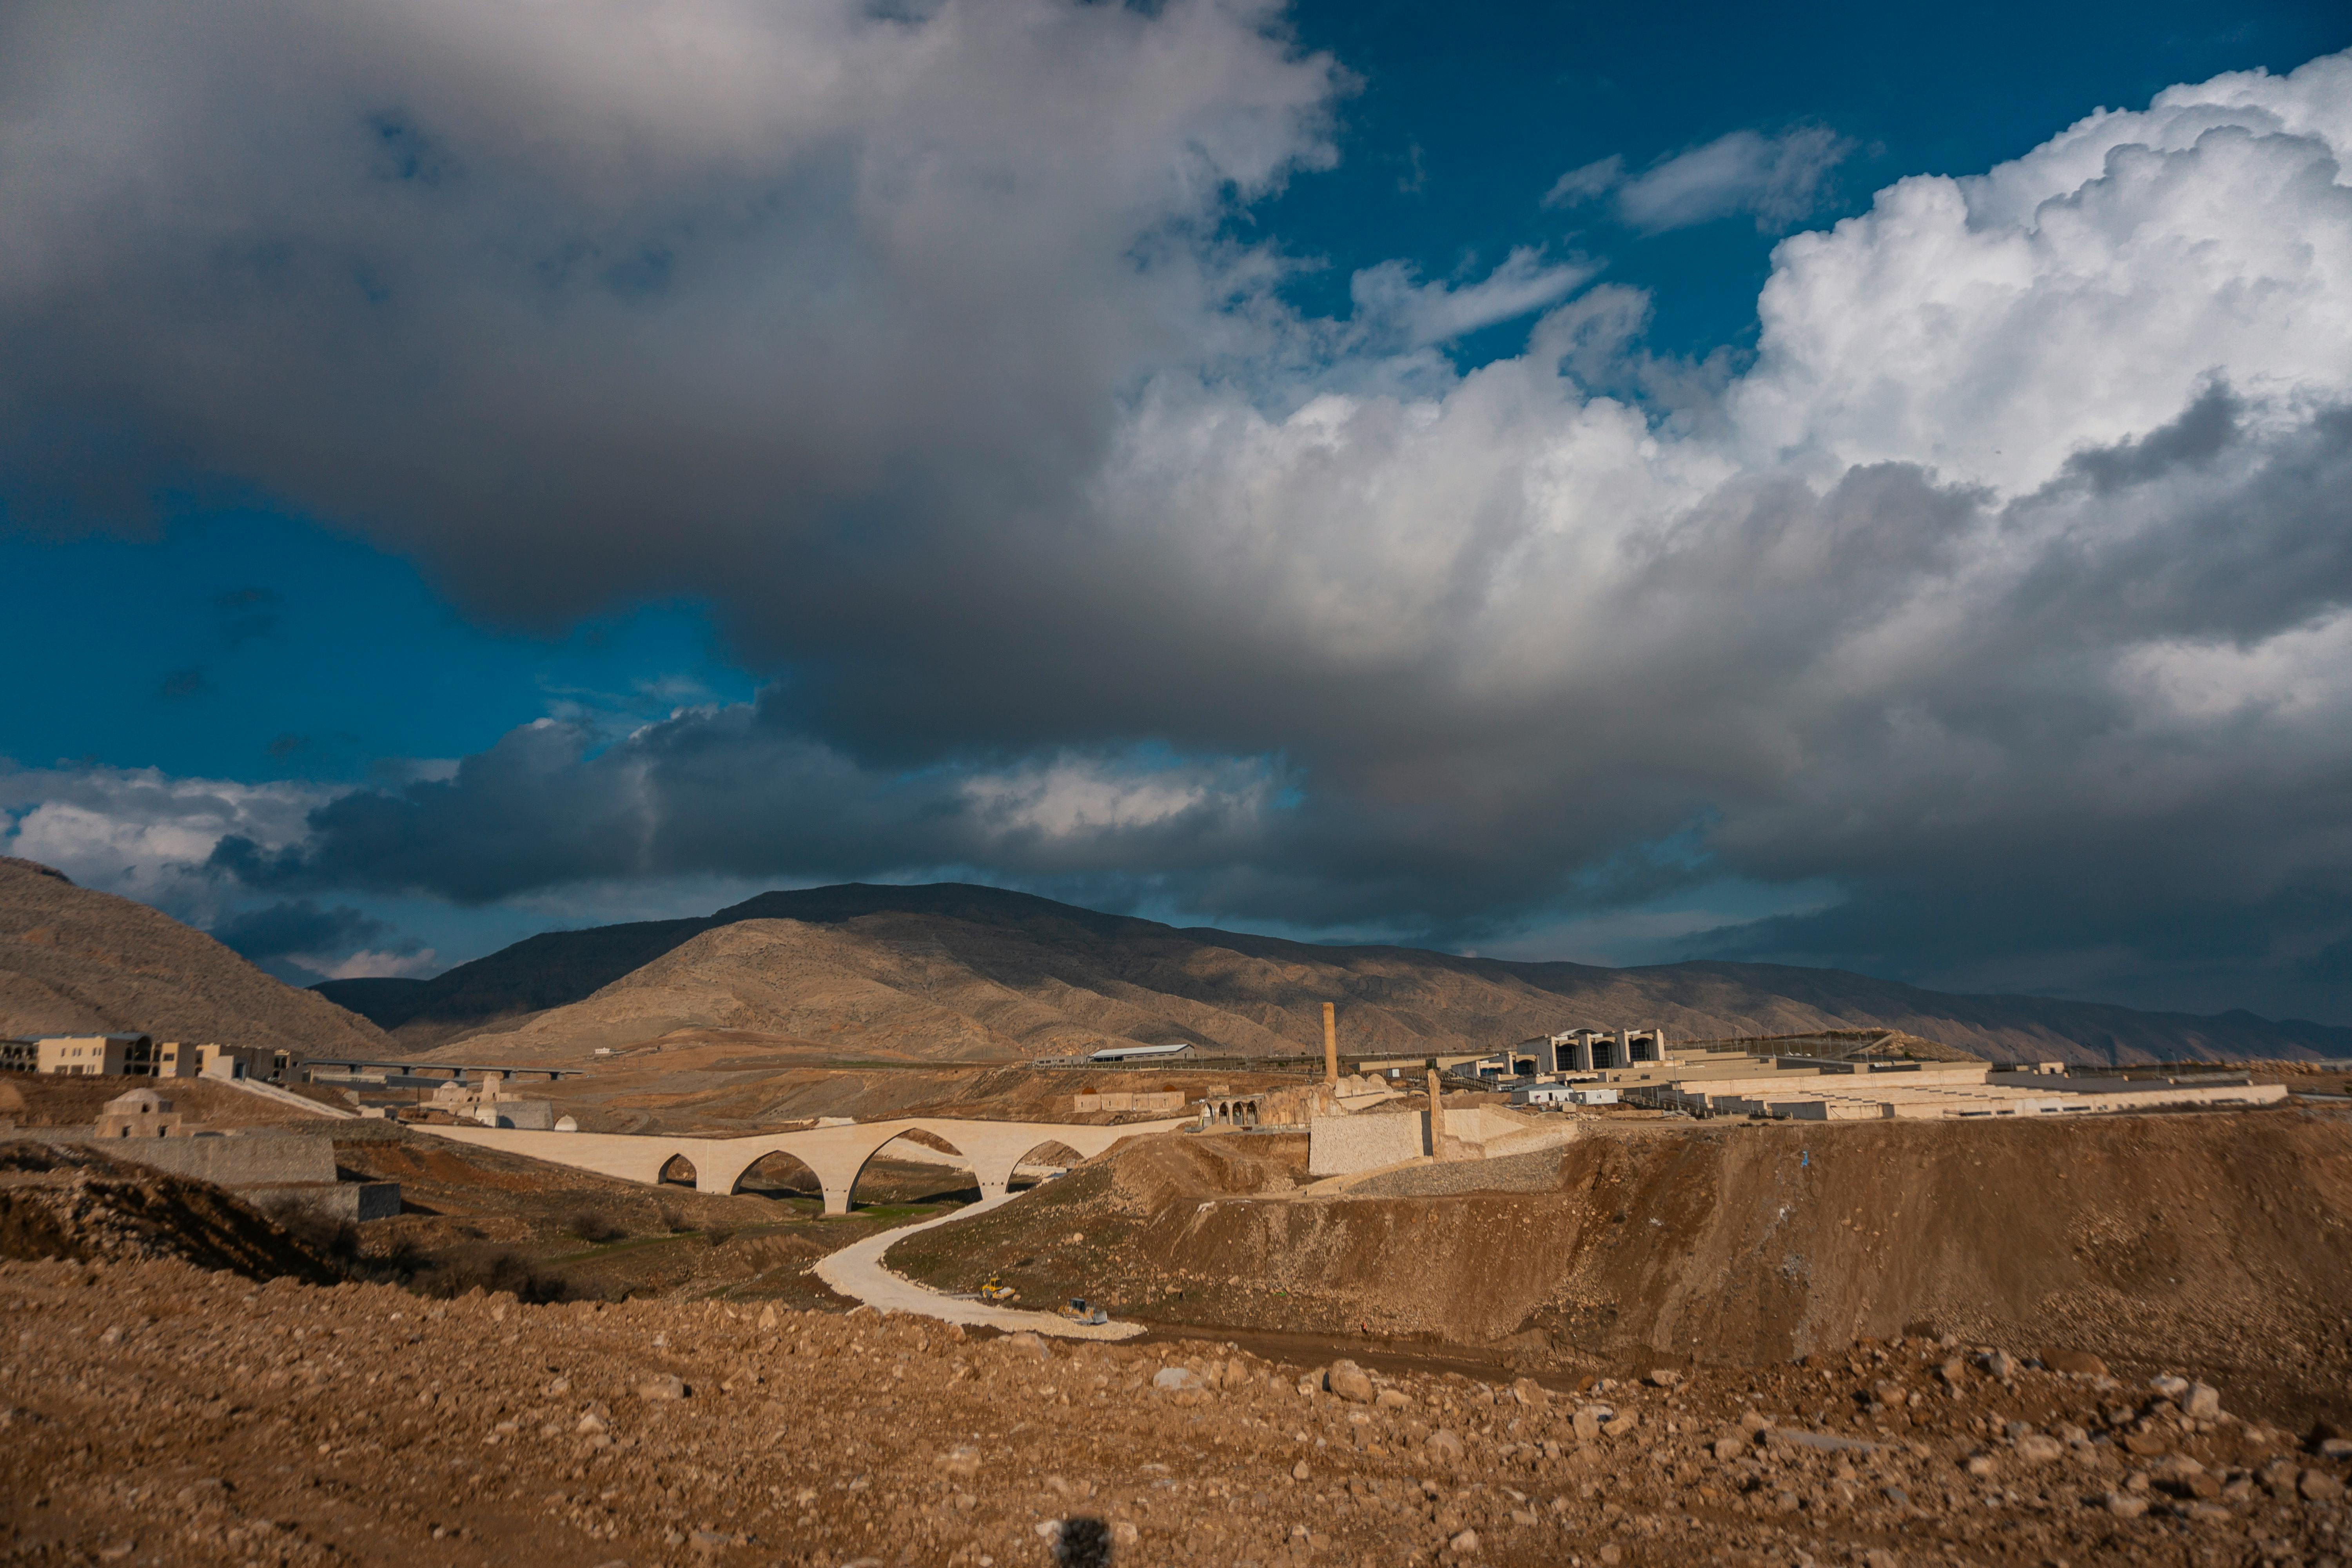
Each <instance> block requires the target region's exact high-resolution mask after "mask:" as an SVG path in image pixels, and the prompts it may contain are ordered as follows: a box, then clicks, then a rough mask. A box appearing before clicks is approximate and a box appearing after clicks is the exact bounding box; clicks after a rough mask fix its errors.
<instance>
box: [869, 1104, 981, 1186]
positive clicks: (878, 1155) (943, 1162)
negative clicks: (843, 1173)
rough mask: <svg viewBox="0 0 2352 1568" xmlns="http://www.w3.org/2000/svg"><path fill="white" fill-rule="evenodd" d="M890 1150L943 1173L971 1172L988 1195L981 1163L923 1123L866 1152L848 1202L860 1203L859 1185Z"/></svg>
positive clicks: (900, 1129) (901, 1129) (904, 1128)
mask: <svg viewBox="0 0 2352 1568" xmlns="http://www.w3.org/2000/svg"><path fill="white" fill-rule="evenodd" d="M916 1150H920V1151H922V1152H923V1153H922V1154H917V1153H915V1152H914V1151H916ZM889 1151H897V1152H898V1157H899V1158H901V1159H907V1160H910V1161H912V1162H914V1163H920V1164H926V1165H929V1164H937V1165H939V1166H940V1169H941V1171H942V1173H944V1172H946V1171H948V1170H956V1171H961V1172H967V1173H970V1174H971V1178H972V1180H973V1181H974V1182H975V1183H976V1184H982V1195H985V1193H986V1188H985V1184H984V1183H982V1179H981V1171H980V1165H979V1163H978V1162H977V1161H975V1160H974V1159H973V1158H972V1157H971V1155H969V1154H967V1153H965V1152H963V1151H962V1150H961V1149H960V1148H958V1147H957V1146H956V1145H955V1144H954V1143H952V1142H950V1141H949V1140H948V1139H946V1138H944V1137H941V1136H940V1134H939V1133H938V1132H937V1131H933V1130H932V1129H930V1128H929V1127H925V1126H923V1125H921V1124H920V1123H912V1124H906V1125H901V1126H899V1127H898V1128H897V1129H896V1130H895V1131H892V1132H891V1133H890V1135H889V1136H888V1137H887V1138H885V1139H883V1140H882V1141H881V1142H878V1143H877V1144H875V1145H874V1146H873V1147H872V1148H871V1149H869V1150H867V1151H866V1155H865V1157H864V1158H863V1159H861V1160H859V1161H858V1162H857V1169H856V1172H855V1173H852V1174H851V1176H850V1178H849V1185H848V1190H847V1191H846V1192H845V1193H844V1194H843V1197H844V1199H845V1201H846V1202H849V1203H854V1202H855V1201H856V1190H857V1184H858V1183H859V1182H861V1181H863V1180H864V1179H865V1177H866V1170H867V1168H868V1167H869V1166H871V1165H872V1164H873V1163H874V1162H875V1161H877V1160H879V1159H882V1158H884V1157H885V1155H886V1152H889ZM924 1155H929V1158H928V1159H927V1158H924ZM943 1157H944V1158H943Z"/></svg>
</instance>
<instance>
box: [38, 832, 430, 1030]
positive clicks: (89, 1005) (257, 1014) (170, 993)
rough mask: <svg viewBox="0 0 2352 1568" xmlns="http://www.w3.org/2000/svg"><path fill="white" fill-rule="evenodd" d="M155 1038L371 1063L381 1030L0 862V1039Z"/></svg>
mask: <svg viewBox="0 0 2352 1568" xmlns="http://www.w3.org/2000/svg"><path fill="white" fill-rule="evenodd" d="M116 1030H121V1031H140V1032H144V1033H147V1034H152V1035H153V1036H155V1037H157V1038H158V1039H172V1040H188V1041H193V1042H201V1041H206V1040H218V1041H222V1042H224V1043H226V1044H229V1045H240V1046H268V1047H275V1048H278V1049H293V1050H299V1051H303V1052H306V1053H308V1054H310V1055H313V1056H331V1055H335V1054H338V1053H348V1054H353V1055H359V1056H381V1055H383V1053H384V1052H385V1051H387V1050H389V1049H391V1048H392V1041H391V1040H390V1039H389V1038H387V1037H385V1035H384V1033H383V1030H381V1029H379V1028H378V1027H376V1026H375V1025H373V1024H372V1023H370V1022H368V1021H367V1020H366V1019H365V1018H362V1017H360V1016H357V1015H356V1014H353V1013H349V1012H346V1011H344V1010H343V1009H342V1008H341V1007H339V1006H337V1005H335V1004H333V1003H332V1002H330V1001H328V1000H327V999H326V998H325V997H323V996H320V995H317V994H313V993H311V992H309V991H299V990H297V989H295V988H294V987H293V986H291V985H288V984H285V983H284V982H282V981H279V980H276V979H273V978H272V977H270V976H269V975H267V974H264V973H262V972H261V971H260V970H258V969H256V968H255V967H254V966H253V965H252V964H250V963H247V962H246V961H245V960H244V959H242V958H239V957H238V956H237V955H236V953H234V952H230V951H229V950H228V949H227V948H226V947H223V946H222V945H221V944H220V943H218V942H215V941H214V940H213V939H212V938H210V937H208V936H206V935H205V933H204V932H202V931H195V930H193V929H191V928H189V927H187V926H184V925H182V924H181V923H180V922H179V921H175V920H173V919H172V918H171V917H170V916H169V915H166V914H163V913H162V912H160V911H158V910H152V909H149V908H148V907H147V906H146V905H145V904H142V903H134V902H133V901H131V900H129V899H119V898H116V897H115V896H114V895H113V894H111V893H100V892H93V891H91V890H90V889H87V888H78V887H76V886H74V885H73V883H72V882H70V881H68V880H67V879H66V878H65V877H64V876H63V875H62V874H61V873H59V872H57V871H54V870H51V869H50V868H48V867H47V866H39V865H36V864H34V863H33V862H32V861H30V860H18V859H15V858H5V857H0V1035H74V1034H96V1033H100V1032H105V1031H116Z"/></svg>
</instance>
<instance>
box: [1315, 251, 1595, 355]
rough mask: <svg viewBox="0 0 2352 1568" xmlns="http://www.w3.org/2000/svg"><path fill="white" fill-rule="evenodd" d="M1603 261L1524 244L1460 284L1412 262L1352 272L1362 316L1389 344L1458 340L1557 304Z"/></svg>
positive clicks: (1366, 327)
mask: <svg viewBox="0 0 2352 1568" xmlns="http://www.w3.org/2000/svg"><path fill="white" fill-rule="evenodd" d="M1599 270H1600V268H1598V267H1597V266H1594V265H1593V264H1591V263H1590V262H1583V261H1575V262H1553V263H1549V264H1547V263H1546V262H1545V260H1544V256H1543V252H1542V251H1540V250H1538V249H1536V248H1534V247H1520V248H1519V249H1517V250H1514V251H1512V252H1511V254H1510V255H1509V256H1508V257H1507V258H1505V259H1504V261H1503V264H1502V265H1501V266H1499V267H1497V268H1495V269H1494V271H1492V272H1490V273H1488V274H1487V275H1486V277H1485V278H1483V279H1479V280H1478V281H1477V282H1475V283H1465V284H1463V285H1461V286H1460V287H1458V288H1457V287H1454V286H1452V285H1449V284H1446V283H1444V282H1432V283H1419V282H1416V281H1414V272H1413V269H1412V267H1411V266H1409V265H1407V264H1406V263H1404V262H1402V261H1384V262H1382V263H1381V264H1380V265H1379V266H1377V267H1370V268H1365V269H1364V270H1362V271H1360V272H1359V273H1357V274H1356V275H1355V277H1354V278H1352V279H1349V287H1348V291H1349V296H1350V298H1351V299H1352V300H1354V303H1355V311H1356V313H1355V324H1356V325H1357V326H1358V327H1360V328H1361V329H1362V330H1363V331H1365V332H1366V334H1367V335H1368V337H1369V339H1370V342H1373V343H1376V344H1378V345H1380V346H1381V347H1383V348H1388V349H1391V350H1394V349H1418V348H1427V347H1429V346H1431V345H1433V344H1436V343H1444V342H1453V341H1454V339H1455V338H1459V337H1464V336H1465V335H1467V334H1469V333H1471V332H1475V331H1478V330H1479V329H1480V328H1481V327H1491V326H1494V325H1496V324H1497V323H1499V322H1503V321H1516V320H1517V319H1518V318H1519V317H1521V316H1526V315H1530V314H1533V313H1534V312H1535V311H1538V310H1542V309H1543V308H1544V307H1545V306H1547V305H1552V304H1557V303H1558V302H1559V300H1561V299H1562V298H1563V297H1565V296H1566V295H1567V294H1568V293H1569V292H1570V290H1572V289H1575V288H1577V287H1578V286H1579V285H1580V284H1582V283H1583V282H1585V281H1586V280H1587V279H1591V277H1592V275H1593V274H1594V273H1596V272H1598V271H1599Z"/></svg>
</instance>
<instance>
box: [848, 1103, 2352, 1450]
mask: <svg viewBox="0 0 2352 1568" xmlns="http://www.w3.org/2000/svg"><path fill="white" fill-rule="evenodd" d="M1650 1126H1651V1127H1652V1128H1654V1131H1648V1130H1643V1131H1634V1130H1630V1129H1628V1130H1619V1129H1616V1128H1612V1127H1610V1126H1609V1125H1608V1124H1601V1125H1600V1126H1599V1127H1596V1129H1595V1131H1592V1132H1591V1134H1589V1135H1588V1136H1587V1137H1585V1138H1584V1139H1582V1140H1581V1141H1580V1142H1576V1143H1573V1144H1570V1146H1568V1147H1567V1148H1566V1149H1565V1150H1564V1151H1561V1152H1559V1154H1558V1155H1556V1156H1551V1157H1550V1158H1553V1159H1556V1161H1557V1163H1556V1165H1554V1166H1553V1167H1552V1168H1551V1169H1550V1170H1549V1171H1548V1172H1546V1173H1543V1174H1542V1176H1541V1177H1539V1179H1538V1181H1536V1182H1532V1183H1530V1182H1524V1181H1523V1180H1520V1179H1518V1178H1523V1177H1524V1176H1525V1174H1526V1173H1525V1172H1524V1171H1523V1170H1520V1169H1518V1167H1521V1166H1522V1165H1524V1164H1525V1163H1526V1161H1525V1160H1524V1159H1523V1160H1514V1161H1501V1162H1496V1166H1497V1167H1511V1168H1512V1169H1510V1170H1508V1171H1506V1170H1502V1169H1499V1168H1498V1169H1497V1171H1496V1173H1495V1174H1496V1175H1497V1176H1504V1177H1509V1178H1513V1179H1512V1180H1511V1181H1510V1184H1512V1185H1532V1186H1538V1187H1539V1188H1540V1189H1542V1190H1537V1191H1504V1192H1469V1193H1465V1194H1460V1195H1454V1196H1433V1197H1412V1198H1405V1197H1385V1198H1383V1197H1370V1198H1355V1197H1350V1198H1347V1199H1341V1200H1331V1201H1323V1200H1310V1201H1298V1202H1293V1201H1286V1200H1285V1199H1282V1198H1279V1197H1273V1196H1261V1195H1259V1194H1276V1193H1281V1192H1286V1191H1287V1189H1288V1188H1289V1187H1290V1186H1291V1184H1292V1182H1293V1181H1294V1180H1295V1179H1296V1177H1297V1173H1298V1172H1297V1168H1296V1167H1297V1166H1302V1165H1303V1163H1304V1161H1303V1149H1292V1148H1286V1147H1284V1145H1285V1144H1303V1143H1304V1140H1303V1139H1289V1140H1278V1139H1268V1138H1262V1137H1258V1138H1249V1137H1243V1138H1234V1137H1221V1138H1168V1139H1160V1140H1155V1141H1153V1142H1150V1143H1147V1144H1144V1145H1142V1146H1139V1147H1135V1148H1132V1149H1130V1150H1129V1151H1127V1152H1120V1153H1118V1154H1114V1155H1113V1156H1111V1157H1110V1158H1108V1160H1106V1161H1103V1162H1100V1163H1097V1164H1094V1165H1090V1166H1088V1167H1086V1168H1083V1169H1081V1170H1080V1171H1078V1172H1076V1173H1073V1174H1072V1175H1070V1176H1069V1177H1067V1178H1066V1179H1064V1180H1062V1181H1060V1182H1056V1183H1054V1184H1051V1185H1050V1186H1048V1187H1047V1188H1045V1189H1043V1190H1041V1191H1040V1193H1039V1194H1037V1195H1036V1196H1035V1197H1034V1198H1033V1199H1032V1200H1030V1201H1028V1202H1026V1203H1024V1204H1021V1205H1015V1206H1013V1207H1012V1208H1008V1209H1006V1210H1003V1212H1001V1213H999V1214H994V1215H982V1216H981V1217H979V1218H976V1219H974V1220H972V1221H971V1222H969V1223H968V1224H966V1225H962V1226H950V1227H949V1228H947V1229H945V1230H942V1231H938V1232H934V1233H930V1234H929V1235H927V1236H925V1237H919V1238H915V1239H912V1240H910V1241H908V1243H907V1244H906V1245H905V1246H903V1247H898V1248H897V1249H894V1251H893V1252H892V1254H891V1259H890V1261H891V1263H892V1265H893V1266H894V1267H898V1268H905V1269H907V1270H908V1272H910V1273H912V1274H914V1275H915V1276H916V1277H918V1278H922V1279H929V1280H930V1281H932V1282H934V1283H937V1284H940V1285H941V1286H942V1287H950V1288H954V1289H970V1288H971V1280H972V1279H973V1278H977V1277H982V1276H984V1275H985V1274H986V1273H988V1272H989V1271H991V1270H992V1269H996V1268H1004V1267H1006V1266H1010V1265H1018V1264H1021V1263H1023V1262H1024V1259H1025V1260H1027V1267H1026V1268H1016V1269H1015V1270H1014V1278H1015V1282H1016V1283H1017V1284H1021V1285H1022V1286H1023V1288H1024V1293H1030V1294H1034V1297H1035V1298H1036V1299H1039V1300H1050V1299H1053V1298H1054V1297H1056V1296H1058V1295H1061V1294H1065V1293H1070V1294H1081V1295H1088V1296H1097V1295H1099V1296H1102V1297H1105V1298H1106V1299H1108V1300H1114V1301H1117V1302H1118V1303H1121V1304H1122V1305H1124V1306H1125V1307H1127V1308H1128V1309H1129V1310H1137V1311H1140V1312H1142V1313H1143V1314H1144V1315H1146V1316H1150V1317H1157V1318H1160V1319H1163V1320H1169V1321H1182V1322H1189V1323H1196V1324H1202V1325H1218V1326H1226V1327H1232V1328H1238V1329H1280V1330H1293V1331H1311V1332H1322V1333H1331V1332H1349V1331H1365V1330H1367V1329H1369V1331H1370V1332H1371V1333H1373V1334H1376V1335H1382V1336H1401V1337H1412V1336H1435V1337H1438V1338H1443V1339H1446V1340H1452V1341H1466V1342H1474V1343H1475V1342H1490V1343H1491V1342H1499V1341H1504V1340H1506V1339H1508V1338H1510V1337H1511V1336H1523V1337H1522V1338H1521V1340H1520V1341H1519V1342H1520V1343H1521V1344H1523V1345H1524V1346H1526V1347H1527V1348H1528V1350H1529V1351H1530V1352H1555V1353H1561V1354H1566V1355H1570V1356H1571V1357H1573V1356H1577V1355H1584V1356H1591V1357H1597V1358H1601V1360H1602V1361H1604V1362H1607V1361H1617V1362H1622V1363H1630V1362H1632V1361H1636V1360H1640V1359H1642V1358H1644V1357H1652V1356H1655V1355H1658V1354H1661V1353H1664V1354H1668V1355H1672V1356H1675V1357H1677V1358H1680V1357H1693V1358H1697V1359H1699V1360H1703V1361H1728V1362H1740V1363H1769V1362H1780V1361H1786V1360H1788V1359H1790V1358H1791V1357H1796V1356H1801V1355H1804V1354H1807V1353H1808V1352H1813V1351H1817V1350H1822V1349H1826V1348H1830V1347H1833V1346H1836V1345H1840V1344H1843V1343H1845V1342H1848V1341H1850V1340H1853V1338H1855V1337H1857V1336H1864V1335H1867V1336H1873V1337H1885V1336H1887V1335H1893V1334H1898V1333H1901V1332H1903V1331H1905V1330H1906V1327H1909V1326H1913V1325H1920V1324H1924V1325H1927V1326H1928V1327H1930V1328H1932V1329H1933V1331H1936V1332H1939V1333H1940V1332H1945V1331H1955V1332H1958V1333H1959V1334H1961V1335H1962V1336H1964V1337H1968V1338H1972V1339H1977V1340H1982V1341H1988V1342H1993V1341H1997V1342H2003V1343H2013V1344H2028V1345H2032V1344H2042V1343H2049V1342H2061V1343H2068V1344H2074V1345H2077V1346H2079V1347H2081V1348H2086V1349H2090V1350H2095V1351H2096V1352H2099V1353H2101V1354H2105V1355H2107V1356H2108V1357H2110V1359H2116V1360H2119V1361H2120V1362H2123V1363H2131V1362H2134V1361H2137V1360H2142V1359H2146V1358H2147V1357H2148V1356H2149V1355H2151V1354H2152V1353H2154V1352H2157V1351H2158V1350H2160V1349H2162V1350H2168V1351H2176V1352H2179V1353H2183V1354H2189V1355H2192V1356H2194V1357H2195V1358H2196V1359H2198V1360H2199V1361H2200V1363H2201V1364H2207V1365H2213V1366H2217V1367H2224V1368H2228V1369H2230V1371H2231V1374H2232V1375H2233V1376H2235V1377H2237V1378H2238V1380H2239V1381H2240V1382H2241V1383H2244V1384H2250V1385H2251V1384H2263V1385H2265V1386H2280V1387H2285V1386H2293V1387H2296V1388H2302V1389H2304V1390H2305V1391H2306V1392H2308V1391H2311V1390H2314V1389H2324V1388H2333V1389H2334V1390H2336V1393H2337V1394H2339V1395H2340V1394H2341V1393H2342V1390H2343V1389H2344V1388H2345V1387H2346V1386H2347V1383H2352V1322H2347V1318H2346V1316H2345V1313H2344V1303H2345V1302H2346V1301H2347V1300H2352V1119H2347V1118H2346V1117H2344V1116H2342V1115H2339V1114H2335V1113H2323V1112H2310V1113H2306V1112H2302V1111H2294V1110H2279V1111H2262V1112H2246V1113H2226V1114H2222V1113H2213V1114H2191V1115H2174V1116H2131V1117H2114V1118H2102V1119H2100V1120H2099V1121H2096V1122H2094V1123H2088V1124H2085V1123H2082V1122H2069V1123H2065V1124H2056V1125H2053V1124H2049V1123H2042V1122H2014V1123H2012V1122H2000V1123H1990V1124H1988V1123H1982V1122H1969V1123H1958V1122H1887V1123H1859V1122H1858V1123H1849V1124H1844V1125H1838V1126H1828V1127H1814V1128H1811V1129H1804V1128H1799V1127H1796V1126H1791V1125H1771V1126H1751V1125H1748V1124H1746V1123H1739V1124H1724V1123H1710V1124H1706V1125H1704V1126H1698V1127H1691V1128H1686V1129H1682V1130H1675V1129H1673V1128H1672V1127H1670V1126H1668V1125H1665V1124H1650ZM1438 1169H1439V1170H1441V1171H1446V1172H1452V1171H1455V1170H1459V1171H1462V1172H1464V1173H1465V1183H1466V1184H1473V1185H1475V1184H1480V1173H1479V1170H1478V1167H1476V1166H1464V1167H1440V1168H1438ZM1073 1236H1082V1237H1084V1240H1083V1242H1080V1243H1075V1244H1074V1243H1072V1242H1071V1241H1070V1240H1069V1238H1070V1237H1073ZM2340 1413H2341V1412H2339V1414H2340Z"/></svg>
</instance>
